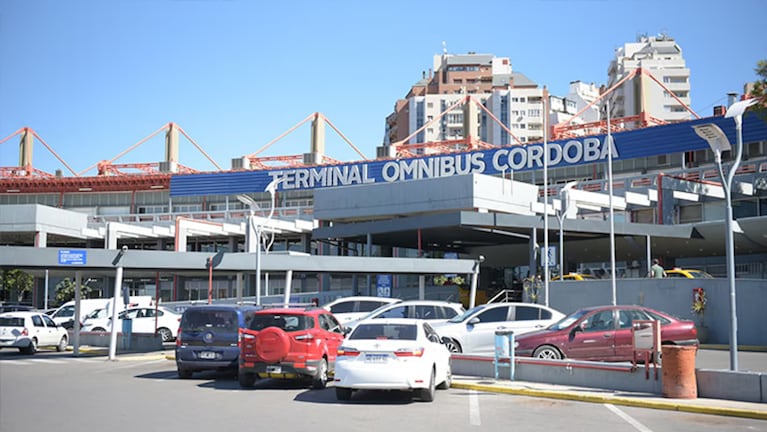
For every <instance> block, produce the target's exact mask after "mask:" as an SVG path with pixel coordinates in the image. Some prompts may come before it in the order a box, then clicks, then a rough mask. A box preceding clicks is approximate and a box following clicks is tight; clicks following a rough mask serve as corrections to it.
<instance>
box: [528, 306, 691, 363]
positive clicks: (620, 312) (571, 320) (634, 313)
mask: <svg viewBox="0 0 767 432" xmlns="http://www.w3.org/2000/svg"><path fill="white" fill-rule="evenodd" d="M634 320H658V321H660V323H661V344H671V345H698V330H697V329H696V328H695V323H694V322H692V321H683V320H679V319H677V318H674V317H672V316H670V315H668V314H665V313H663V312H659V311H656V310H653V309H650V308H646V307H643V306H594V307H588V308H583V309H579V310H577V311H575V312H573V313H571V314H570V315H568V316H566V317H565V318H563V319H562V320H561V321H559V322H557V323H555V324H553V325H551V326H550V327H548V328H547V329H545V330H539V331H535V332H532V333H526V334H523V335H520V336H519V337H517V338H516V344H515V348H514V354H515V355H517V356H523V357H537V358H543V359H563V358H571V359H577V360H598V361H631V360H632V359H633V358H634V352H633V341H632V333H631V322H632V321H634Z"/></svg>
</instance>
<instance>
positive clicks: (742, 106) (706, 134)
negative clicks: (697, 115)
mask: <svg viewBox="0 0 767 432" xmlns="http://www.w3.org/2000/svg"><path fill="white" fill-rule="evenodd" d="M755 103H756V99H747V100H744V101H740V102H736V103H734V104H732V105H731V106H730V108H729V109H727V113H726V114H725V117H726V118H732V119H733V120H734V121H735V132H736V138H737V144H736V149H735V160H734V161H733V164H732V166H731V167H730V170H729V172H728V173H727V175H726V176H725V173H724V169H723V168H722V152H724V151H727V150H730V149H731V148H732V146H731V145H730V141H729V140H728V139H727V135H725V134H724V132H722V130H721V129H720V128H719V127H718V126H717V125H715V124H713V123H707V124H702V125H697V126H693V129H695V133H696V134H698V136H699V137H701V138H703V139H705V140H706V141H707V142H708V145H709V146H710V147H711V150H712V151H713V152H714V156H715V158H716V164H717V166H718V167H719V177H720V178H721V179H722V187H723V189H724V199H725V202H726V206H727V208H726V211H725V215H724V216H725V218H724V234H725V252H726V254H727V279H728V281H729V285H730V370H732V371H737V370H738V314H737V309H736V296H735V240H734V238H733V218H732V181H733V178H734V177H735V172H736V171H737V170H738V166H739V165H740V161H741V158H742V156H743V130H742V129H743V113H744V112H745V111H746V109H747V108H748V107H750V106H751V105H753V104H755Z"/></svg>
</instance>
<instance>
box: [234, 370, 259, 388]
mask: <svg viewBox="0 0 767 432" xmlns="http://www.w3.org/2000/svg"><path fill="white" fill-rule="evenodd" d="M238 379H239V381H240V387H243V388H245V387H247V388H250V387H253V385H255V384H256V374H254V373H253V372H242V371H240V372H239V374H238Z"/></svg>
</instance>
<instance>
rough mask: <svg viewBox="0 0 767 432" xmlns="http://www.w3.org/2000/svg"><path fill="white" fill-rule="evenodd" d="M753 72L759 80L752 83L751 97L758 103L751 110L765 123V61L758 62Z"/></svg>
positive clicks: (766, 83)
mask: <svg viewBox="0 0 767 432" xmlns="http://www.w3.org/2000/svg"><path fill="white" fill-rule="evenodd" d="M754 71H755V72H756V74H757V75H758V76H759V79H757V80H756V81H755V82H754V88H753V90H752V91H751V97H755V98H758V99H759V103H758V104H756V105H754V106H753V107H752V108H751V110H752V111H754V112H756V113H757V114H758V115H759V116H760V117H761V118H762V119H763V120H765V121H767V60H759V61H758V62H757V64H756V69H754Z"/></svg>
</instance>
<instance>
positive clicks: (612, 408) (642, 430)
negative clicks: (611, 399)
mask: <svg viewBox="0 0 767 432" xmlns="http://www.w3.org/2000/svg"><path fill="white" fill-rule="evenodd" d="M605 406H606V407H607V409H609V410H610V411H612V412H613V413H615V415H617V416H618V417H620V418H622V419H623V420H625V421H626V423H628V424H630V425H631V426H634V429H636V430H638V431H639V432H652V429H650V428H648V427H647V426H645V425H643V424H642V423H639V422H638V421H637V420H636V419H634V417H631V416H630V415H628V414H626V413H625V412H623V411H621V410H620V409H618V408H617V407H616V406H615V405H613V404H605Z"/></svg>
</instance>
